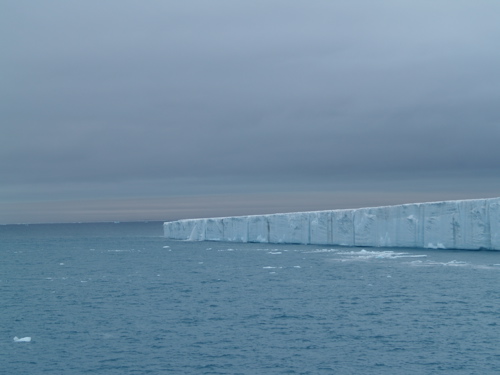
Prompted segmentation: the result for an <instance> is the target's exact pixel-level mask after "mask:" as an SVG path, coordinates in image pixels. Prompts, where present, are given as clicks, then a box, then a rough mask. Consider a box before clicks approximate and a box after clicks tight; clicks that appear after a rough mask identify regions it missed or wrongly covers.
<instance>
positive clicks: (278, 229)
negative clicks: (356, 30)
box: [163, 198, 500, 250]
mask: <svg viewBox="0 0 500 375" xmlns="http://www.w3.org/2000/svg"><path fill="white" fill-rule="evenodd" d="M163 228H164V235H165V237H166V238H169V239H176V240H191V241H228V242H262V243H288V244H318V245H345V246H375V247H419V248H435V249H490V250H500V198H491V199H474V200H458V201H444V202H430V203H413V204H403V205H397V206H384V207H370V208H358V209H348V210H330V211H312V212H296V213H286V214H272V215H252V216H235V217H221V218H209V219H186V220H178V221H171V222H166V223H164V224H163Z"/></svg>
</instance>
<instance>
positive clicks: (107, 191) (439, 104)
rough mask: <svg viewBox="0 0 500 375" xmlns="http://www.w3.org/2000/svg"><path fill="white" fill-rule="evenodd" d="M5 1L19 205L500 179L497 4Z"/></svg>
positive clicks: (5, 177)
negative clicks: (62, 194)
mask: <svg viewBox="0 0 500 375" xmlns="http://www.w3.org/2000/svg"><path fill="white" fill-rule="evenodd" d="M1 8H2V11H1V12H0V14H1V16H0V17H1V22H0V32H1V35H2V50H3V53H2V54H3V56H4V57H3V58H2V60H1V61H0V69H1V72H2V73H1V74H2V89H1V92H0V94H1V98H0V99H1V100H0V111H1V117H0V121H1V125H0V126H1V132H2V137H1V138H0V176H1V179H2V181H3V183H2V184H3V186H2V188H1V189H2V191H3V192H4V196H5V197H8V198H5V199H8V200H16V199H17V200H23V199H26V198H27V197H30V199H31V198H33V197H35V196H36V194H37V192H40V193H39V198H40V199H48V198H47V196H46V195H44V194H43V193H41V192H42V191H67V193H66V194H68V196H71V194H73V196H74V198H81V197H87V196H90V197H92V198H98V197H99V196H102V197H104V196H109V195H112V194H117V195H120V194H121V195H123V196H126V195H133V196H141V194H142V195H145V196H147V195H150V194H155V195H156V196H159V195H161V194H162V192H163V194H167V195H168V194H173V193H175V194H178V193H182V192H190V193H198V194H203V193H205V192H207V191H209V192H211V193H214V192H222V193H231V192H234V191H240V190H242V189H243V190H244V189H247V190H248V191H255V190H256V189H257V190H259V191H267V190H277V189H278V188H277V187H276V186H278V185H280V186H281V188H286V189H288V190H297V189H298V190H307V189H311V190H321V189H324V188H330V187H332V186H334V185H332V184H335V183H339V180H344V181H347V182H346V183H348V181H358V180H362V179H363V178H365V179H369V180H370V181H372V182H373V181H380V182H381V183H383V181H386V180H391V181H394V180H398V179H399V180H405V179H406V180H410V179H415V178H421V179H422V180H421V181H424V180H425V179H427V180H428V181H433V180H432V179H433V178H435V177H436V176H439V177H440V178H442V177H443V176H446V175H450V176H453V178H457V176H458V177H460V176H463V178H464V179H467V181H469V182H470V179H476V178H479V177H481V178H487V177H489V176H496V175H498V172H500V171H499V167H498V163H497V160H499V157H500V151H499V150H500V148H498V147H497V140H498V139H499V135H500V134H499V128H500V127H499V121H500V111H499V110H498V104H497V103H498V102H499V101H500V90H499V89H498V87H500V73H499V71H498V66H499V65H500V61H499V60H500V51H499V50H498V48H497V43H498V37H499V36H500V26H499V24H498V22H497V20H496V19H495V18H496V17H495V16H496V15H497V14H498V11H500V5H498V4H496V3H493V2H482V1H481V2H475V3H470V2H464V1H443V2H431V1H423V2H418V3H403V2H398V1H381V2H372V1H351V2H346V1H317V2H313V3H307V4H306V3H304V2H298V1H252V2H235V1H218V0H217V1H210V2H207V1H186V2H164V1H150V2H147V3H144V2H138V1H108V2H98V1H85V2H76V3H75V2H66V1H44V2H27V1H16V2H13V1H12V2H4V3H3V4H2V5H1ZM454 181H455V180H454ZM153 186H155V187H153ZM497 187H498V186H497ZM30 189H31V193H30ZM16 192H19V195H18V196H17V197H16ZM23 197H24V198H23Z"/></svg>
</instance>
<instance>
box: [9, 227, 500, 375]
mask: <svg viewBox="0 0 500 375" xmlns="http://www.w3.org/2000/svg"><path fill="white" fill-rule="evenodd" d="M0 254H1V263H0V288H1V302H0V312H1V313H0V373H1V374H14V373H26V374H88V373H92V374H120V375H122V374H148V373H151V374H263V375H265V374H398V375H400V374H483V375H484V374H498V373H500V345H499V344H500V287H499V285H500V252H495V251H452V250H429V249H395V248H391V249H385V248H346V247H338V246H325V247H322V246H317V245H284V244H283V245H275V244H240V243H223V242H184V241H171V240H166V239H165V238H163V237H162V223H160V222H148V223H94V224H50V225H49V224H47V225H42V224H40V225H3V226H0ZM16 336H17V337H19V338H22V337H31V341H30V342H15V341H14V337H16Z"/></svg>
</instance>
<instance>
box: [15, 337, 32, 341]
mask: <svg viewBox="0 0 500 375" xmlns="http://www.w3.org/2000/svg"><path fill="white" fill-rule="evenodd" d="M30 341H31V337H21V338H19V337H17V336H15V337H14V342H30Z"/></svg>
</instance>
